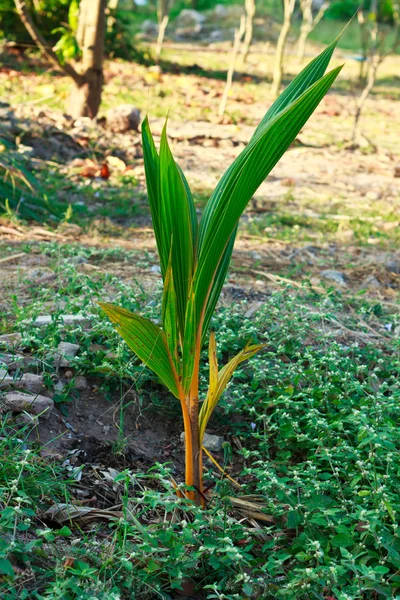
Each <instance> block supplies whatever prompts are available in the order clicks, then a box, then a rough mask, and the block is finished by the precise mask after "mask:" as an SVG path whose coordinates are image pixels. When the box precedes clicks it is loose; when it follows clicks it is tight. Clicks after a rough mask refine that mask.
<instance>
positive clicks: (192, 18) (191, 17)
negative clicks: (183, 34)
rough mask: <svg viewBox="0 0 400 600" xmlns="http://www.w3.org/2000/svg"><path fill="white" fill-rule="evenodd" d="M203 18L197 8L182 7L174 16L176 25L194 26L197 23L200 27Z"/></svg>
mask: <svg viewBox="0 0 400 600" xmlns="http://www.w3.org/2000/svg"><path fill="white" fill-rule="evenodd" d="M205 20H206V18H205V16H204V15H202V14H201V13H199V12H198V11H197V10H193V9H191V8H184V9H183V10H181V12H180V13H179V15H178V16H177V18H176V25H177V27H196V26H199V25H200V27H201V26H202V25H203V23H204V21H205Z"/></svg>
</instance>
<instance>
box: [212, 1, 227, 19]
mask: <svg viewBox="0 0 400 600" xmlns="http://www.w3.org/2000/svg"><path fill="white" fill-rule="evenodd" d="M214 14H215V16H216V17H218V18H224V17H226V16H227V14H228V9H227V8H226V6H224V4H216V5H215V8H214Z"/></svg>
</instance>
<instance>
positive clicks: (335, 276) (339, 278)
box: [321, 269, 347, 287]
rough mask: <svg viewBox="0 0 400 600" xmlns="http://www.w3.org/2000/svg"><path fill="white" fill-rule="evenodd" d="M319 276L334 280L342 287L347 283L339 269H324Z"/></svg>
mask: <svg viewBox="0 0 400 600" xmlns="http://www.w3.org/2000/svg"><path fill="white" fill-rule="evenodd" d="M321 277H324V278H325V279H330V280H331V281H334V282H335V283H337V284H338V285H340V286H342V287H347V283H346V281H345V279H344V275H343V273H341V272H340V271H334V270H333V269H326V270H325V271H321Z"/></svg>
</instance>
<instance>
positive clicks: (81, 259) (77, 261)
mask: <svg viewBox="0 0 400 600" xmlns="http://www.w3.org/2000/svg"><path fill="white" fill-rule="evenodd" d="M76 204H78V203H77V202H75V205H76ZM71 262H72V264H74V265H83V264H85V263H87V262H89V259H88V258H86V257H85V256H73V257H72V258H71Z"/></svg>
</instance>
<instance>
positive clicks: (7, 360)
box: [0, 353, 39, 371]
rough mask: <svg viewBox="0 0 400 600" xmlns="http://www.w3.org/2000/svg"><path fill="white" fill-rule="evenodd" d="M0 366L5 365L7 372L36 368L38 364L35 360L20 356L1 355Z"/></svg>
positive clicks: (30, 357)
mask: <svg viewBox="0 0 400 600" xmlns="http://www.w3.org/2000/svg"><path fill="white" fill-rule="evenodd" d="M0 364H3V365H6V366H7V367H8V370H9V371H15V370H16V369H18V368H20V367H36V366H37V365H38V364H39V360H38V359H37V358H33V357H32V356H23V355H22V354H1V353H0Z"/></svg>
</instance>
